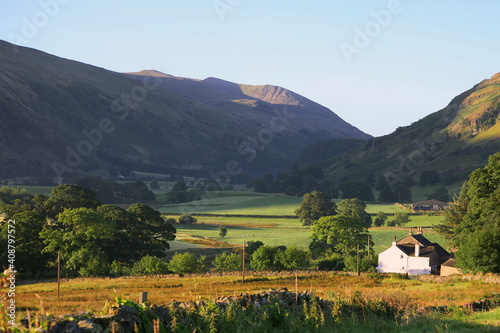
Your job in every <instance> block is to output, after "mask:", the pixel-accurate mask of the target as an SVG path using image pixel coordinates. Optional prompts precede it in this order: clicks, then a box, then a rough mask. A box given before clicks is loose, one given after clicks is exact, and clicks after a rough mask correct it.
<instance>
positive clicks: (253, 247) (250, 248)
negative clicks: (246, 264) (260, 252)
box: [245, 241, 264, 258]
mask: <svg viewBox="0 0 500 333" xmlns="http://www.w3.org/2000/svg"><path fill="white" fill-rule="evenodd" d="M263 245H264V243H263V242H261V241H249V242H248V243H247V246H246V249H245V254H246V255H247V256H248V257H249V258H250V257H251V256H252V254H253V253H254V252H255V251H257V249H258V248H259V247H261V246H263Z"/></svg>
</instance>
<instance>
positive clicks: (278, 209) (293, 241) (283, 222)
mask: <svg viewBox="0 0 500 333" xmlns="http://www.w3.org/2000/svg"><path fill="white" fill-rule="evenodd" d="M237 194H238V195H236V196H230V195H231V192H223V193H221V194H220V195H218V196H216V197H214V198H213V199H209V200H207V201H206V202H205V206H201V205H200V206H198V207H196V209H197V210H196V211H194V212H196V213H198V214H201V215H202V214H203V213H208V214H210V216H197V219H198V222H197V223H196V224H191V225H181V224H175V227H176V228H177V231H178V236H177V239H178V240H180V241H182V240H185V239H186V238H189V237H191V236H196V237H207V238H212V239H217V240H218V241H221V242H226V243H228V244H238V245H242V244H243V242H249V241H262V242H264V244H266V245H274V246H279V245H284V246H291V245H295V246H298V247H300V248H308V247H309V244H310V242H311V238H310V236H311V231H310V228H309V227H304V226H302V223H301V222H300V221H299V220H298V219H297V218H280V217H279V216H293V214H294V211H295V209H297V208H298V207H299V205H300V202H301V200H302V199H301V198H297V197H291V196H285V195H280V196H276V195H266V194H261V193H255V194H254V193H252V192H237ZM336 201H340V200H336ZM190 207H191V208H193V207H194V206H193V203H187V204H181V205H175V206H174V205H169V206H167V207H165V206H162V207H156V208H157V209H159V210H160V211H164V212H165V211H169V212H171V213H174V214H175V213H176V212H179V211H183V212H193V210H192V209H191V208H190ZM366 211H367V212H368V213H371V214H375V213H377V212H379V211H382V212H384V213H386V214H394V213H395V212H408V211H407V210H404V209H403V208H401V207H400V206H398V205H394V204H374V203H368V204H367V208H366ZM177 214H179V213H177ZM217 214H221V215H220V216H217ZM225 215H231V216H225ZM252 215H255V216H257V215H267V216H268V217H255V216H252ZM272 216H276V217H275V218H274V217H272ZM166 217H171V218H175V219H177V218H178V217H179V215H167V216H166ZM391 219H392V216H391V215H389V216H388V220H391ZM443 219H444V217H443V216H442V215H427V214H423V215H412V216H410V221H409V222H408V223H407V224H405V225H404V226H403V228H385V227H380V228H370V229H369V232H370V235H371V237H372V239H373V241H374V242H375V246H374V250H375V252H376V253H378V252H381V251H383V250H385V249H386V248H387V247H389V246H390V245H391V243H392V240H393V239H394V236H396V237H397V238H398V239H401V238H403V237H405V236H406V235H407V233H408V230H409V228H415V229H416V228H417V227H420V226H421V227H424V228H425V227H427V228H426V229H425V233H426V237H427V238H428V239H429V240H431V241H433V242H438V243H440V244H442V246H445V244H444V240H443V239H442V238H441V237H440V236H439V235H437V234H435V233H434V232H433V231H432V229H431V227H432V226H434V225H437V224H439V223H441V222H442V221H443ZM222 225H223V226H225V227H226V228H227V231H228V232H227V235H226V237H224V238H223V239H222V238H221V237H220V236H219V230H218V227H219V226H222Z"/></svg>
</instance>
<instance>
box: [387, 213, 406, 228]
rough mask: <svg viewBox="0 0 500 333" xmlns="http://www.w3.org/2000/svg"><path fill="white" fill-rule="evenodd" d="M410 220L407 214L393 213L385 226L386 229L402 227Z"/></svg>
mask: <svg viewBox="0 0 500 333" xmlns="http://www.w3.org/2000/svg"><path fill="white" fill-rule="evenodd" d="M410 221H411V220H410V218H409V217H408V214H406V213H400V212H396V213H394V218H393V219H392V220H390V221H387V226H388V227H394V226H398V227H400V226H402V225H403V224H406V223H408V222H410Z"/></svg>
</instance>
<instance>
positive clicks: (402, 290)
mask: <svg viewBox="0 0 500 333" xmlns="http://www.w3.org/2000/svg"><path fill="white" fill-rule="evenodd" d="M281 287H286V288H288V289H289V290H292V291H294V290H295V275H294V274H292V273H291V272H283V273H282V274H279V275H273V274H268V273H262V274H251V273H250V272H249V273H248V274H247V277H246V279H245V283H242V282H241V278H240V277H239V276H237V275H226V276H219V275H213V274H212V275H206V276H186V277H182V278H180V277H177V276H173V275H172V276H170V275H165V276H150V277H127V278H124V277H122V278H114V279H110V278H106V279H73V280H64V281H62V283H61V289H60V290H61V296H60V298H57V284H56V283H55V282H44V283H31V284H25V285H19V286H17V289H16V305H17V310H18V312H19V315H20V316H23V315H24V314H25V313H26V311H27V310H29V311H30V312H31V313H33V312H38V313H43V314H49V315H62V314H66V315H67V314H70V313H81V312H93V313H96V314H99V313H100V312H101V310H102V309H103V307H104V306H105V304H106V303H107V302H109V303H110V304H113V303H114V302H113V300H114V298H115V297H116V296H120V297H122V298H128V299H131V300H135V301H137V298H138V295H139V293H140V292H143V291H147V292H148V293H149V295H148V300H149V302H150V304H159V305H161V304H166V303H169V302H172V301H174V300H175V301H188V300H199V299H212V298H216V297H219V296H222V295H227V296H233V295H239V294H240V293H258V292H260V291H262V290H268V289H270V288H274V289H278V288H281ZM298 290H299V291H306V290H307V291H312V292H314V294H315V295H317V296H320V297H323V298H329V299H335V298H342V299H352V297H355V295H360V296H361V297H363V298H364V299H372V300H385V301H387V302H390V303H391V304H394V305H397V306H401V307H405V308H408V309H411V308H421V307H424V306H443V305H446V306H462V305H464V304H466V303H472V302H474V301H477V300H480V299H481V298H482V297H483V296H484V295H488V294H492V293H494V292H496V291H498V284H496V283H490V282H483V281H481V280H480V279H479V278H478V277H476V278H473V279H472V280H471V281H469V280H468V279H466V278H462V277H453V278H446V279H441V278H433V277H430V278H422V279H420V278H418V279H410V280H407V279H401V278H400V277H399V276H393V277H391V275H380V274H369V275H362V276H360V277H356V276H350V275H347V274H344V273H340V274H339V273H327V272H299V273H298ZM356 297H358V296H356ZM459 320H466V318H459ZM477 320H481V322H482V323H483V324H489V325H496V327H498V325H500V322H499V320H498V310H496V311H493V312H488V313H483V314H482V316H481V317H479V318H477Z"/></svg>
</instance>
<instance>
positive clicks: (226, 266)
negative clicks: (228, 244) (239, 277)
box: [213, 252, 243, 272]
mask: <svg viewBox="0 0 500 333" xmlns="http://www.w3.org/2000/svg"><path fill="white" fill-rule="evenodd" d="M242 261H243V258H242V257H241V256H240V255H238V254H236V253H231V254H229V255H228V254H227V253H226V252H224V253H223V254H221V255H220V256H217V257H215V260H214V262H213V265H214V266H215V269H216V270H217V272H234V271H239V270H241V268H242V265H243V263H242Z"/></svg>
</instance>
